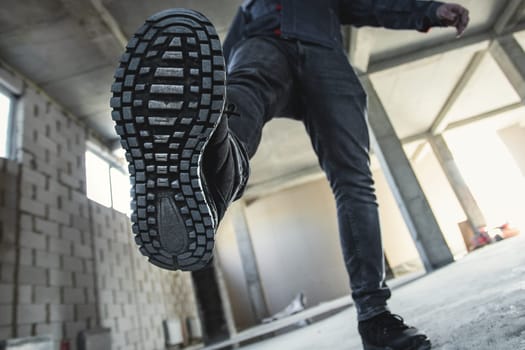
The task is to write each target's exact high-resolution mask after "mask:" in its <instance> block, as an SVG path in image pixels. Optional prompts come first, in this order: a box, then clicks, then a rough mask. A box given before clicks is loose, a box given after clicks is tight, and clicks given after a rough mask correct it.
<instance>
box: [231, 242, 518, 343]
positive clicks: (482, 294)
mask: <svg viewBox="0 0 525 350" xmlns="http://www.w3.org/2000/svg"><path fill="white" fill-rule="evenodd" d="M389 304H390V308H391V310H392V311H393V312H394V313H399V314H401V315H402V316H403V317H404V318H405V320H406V321H407V323H409V324H412V325H414V326H417V327H419V328H420V329H422V330H424V331H425V332H426V334H427V335H428V336H429V338H430V339H431V341H432V344H433V346H432V349H436V350H525V235H524V234H522V235H521V236H518V237H515V238H511V239H508V240H506V241H502V242H499V243H495V244H492V245H490V246H487V247H485V248H482V249H480V250H478V251H475V252H473V253H471V254H469V255H468V256H467V257H465V258H463V259H461V260H459V261H457V262H455V263H453V264H451V265H449V266H447V267H445V268H442V269H440V270H438V271H436V272H434V273H431V274H428V275H426V276H425V277H423V278H421V279H418V280H416V281H414V282H412V283H409V284H407V285H405V286H403V287H400V288H399V289H396V290H395V291H394V293H393V297H392V299H391V300H390V303H389ZM241 349H243V350H309V349H311V350H338V349H341V350H343V349H344V350H358V349H362V347H361V342H360V339H359V335H358V333H357V321H356V317H355V309H354V308H349V309H347V310H345V311H343V312H341V313H339V314H337V315H335V316H333V317H331V318H329V319H326V320H324V321H322V322H319V323H315V324H312V325H310V326H308V327H305V328H301V329H299V330H297V331H294V332H291V333H288V334H285V335H282V336H279V337H276V338H272V339H268V340H265V341H263V342H260V343H256V344H252V345H249V346H245V347H241Z"/></svg>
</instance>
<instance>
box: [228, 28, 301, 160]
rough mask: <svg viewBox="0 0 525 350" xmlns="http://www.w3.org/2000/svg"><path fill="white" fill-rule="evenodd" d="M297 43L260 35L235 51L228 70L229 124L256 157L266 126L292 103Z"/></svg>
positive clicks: (249, 152) (250, 153)
mask: <svg viewBox="0 0 525 350" xmlns="http://www.w3.org/2000/svg"><path fill="white" fill-rule="evenodd" d="M294 48H295V47H294V45H293V43H290V42H287V41H283V40H279V39H273V38H265V37H264V38H263V37H256V38H252V39H248V40H246V41H245V42H243V43H242V44H241V45H240V46H239V47H238V48H237V49H235V50H234V51H233V53H232V55H231V58H230V62H229V64H228V72H227V89H226V91H227V94H226V95H227V108H229V109H231V112H229V119H228V122H229V123H228V125H229V127H230V130H231V132H232V133H233V134H234V135H235V136H237V138H238V139H239V140H240V141H241V142H242V143H243V144H244V145H245V147H246V151H247V152H248V155H249V157H250V158H251V157H253V155H254V154H255V152H256V151H257V147H258V145H259V143H260V141H261V134H262V129H263V126H264V125H265V124H266V123H267V122H268V121H269V120H270V119H272V118H273V117H274V116H276V115H281V114H282V113H283V111H284V110H285V109H287V108H288V107H289V106H290V104H291V103H292V94H293V88H294V81H295V77H294V76H293V74H292V69H290V67H291V65H292V64H293V62H294V61H295V55H296V53H295V50H294Z"/></svg>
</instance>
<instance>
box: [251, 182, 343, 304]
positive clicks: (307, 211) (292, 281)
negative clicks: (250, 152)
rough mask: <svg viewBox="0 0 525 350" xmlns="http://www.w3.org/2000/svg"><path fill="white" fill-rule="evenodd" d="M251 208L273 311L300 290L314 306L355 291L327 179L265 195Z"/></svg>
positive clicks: (253, 231)
mask: <svg viewBox="0 0 525 350" xmlns="http://www.w3.org/2000/svg"><path fill="white" fill-rule="evenodd" d="M245 212H246V219H247V223H248V227H249V229H250V233H251V238H252V242H253V245H254V250H255V254H256V258H257V262H258V266H259V272H260V276H261V280H262V285H263V288H264V292H265V296H266V301H267V305H268V310H269V312H270V314H273V313H276V312H279V311H281V310H282V309H283V308H284V307H286V306H287V305H288V304H289V303H290V301H291V300H292V299H293V298H294V297H295V296H296V295H297V294H298V293H299V292H304V294H305V295H306V298H307V300H308V305H309V306H313V305H316V304H318V303H320V302H323V301H327V300H332V299H334V298H338V297H341V296H343V295H347V294H348V293H349V281H348V277H347V274H346V270H345V266H344V263H343V258H342V253H341V249H340V246H339V234H338V229H337V221H336V209H335V201H334V198H333V195H332V192H331V190H330V188H329V186H328V183H327V182H326V180H320V181H315V182H311V183H309V184H307V185H304V186H298V187H294V188H291V189H288V190H285V191H282V192H279V193H276V194H273V195H270V196H268V197H264V198H261V199H259V200H257V201H255V202H254V203H252V204H250V205H249V206H248V207H247V208H246V211H245Z"/></svg>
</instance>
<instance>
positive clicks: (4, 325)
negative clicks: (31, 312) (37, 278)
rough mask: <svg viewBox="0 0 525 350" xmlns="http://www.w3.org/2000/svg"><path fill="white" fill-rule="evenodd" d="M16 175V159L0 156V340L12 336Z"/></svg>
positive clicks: (16, 211)
mask: <svg viewBox="0 0 525 350" xmlns="http://www.w3.org/2000/svg"><path fill="white" fill-rule="evenodd" d="M18 174H19V166H18V164H17V163H16V162H14V161H11V160H6V159H0V339H6V338H9V337H11V336H12V335H13V329H12V324H13V318H14V312H15V309H14V307H13V303H14V302H15V267H16V250H15V249H16V241H17V237H16V236H17V235H16V232H17V224H18V223H17V221H18V220H17V217H18V209H17V208H18V196H17V192H18Z"/></svg>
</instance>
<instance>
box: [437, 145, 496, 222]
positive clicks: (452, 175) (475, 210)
mask: <svg viewBox="0 0 525 350" xmlns="http://www.w3.org/2000/svg"><path fill="white" fill-rule="evenodd" d="M428 141H429V143H430V146H431V147H432V150H433V151H434V154H435V155H436V158H437V160H438V161H439V164H440V165H441V168H442V169H443V171H444V172H445V175H446V176H447V179H448V182H449V183H450V185H451V186H452V189H453V190H454V193H455V194H456V197H457V198H458V201H459V203H460V205H461V207H462V208H463V211H464V212H465V215H466V216H467V219H468V221H469V223H470V225H471V226H472V229H473V230H474V232H476V231H477V229H478V228H479V227H482V226H485V224H486V221H485V217H484V216H483V213H482V212H481V210H480V209H479V206H478V203H477V202H476V199H475V198H474V196H473V195H472V192H470V189H469V187H468V186H467V184H466V183H465V180H464V179H463V176H461V173H460V172H459V169H458V167H457V165H456V161H455V160H454V157H453V156H452V153H451V152H450V149H449V148H448V145H447V143H446V141H445V139H444V138H443V136H441V135H437V136H432V137H430V138H429V139H428Z"/></svg>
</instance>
